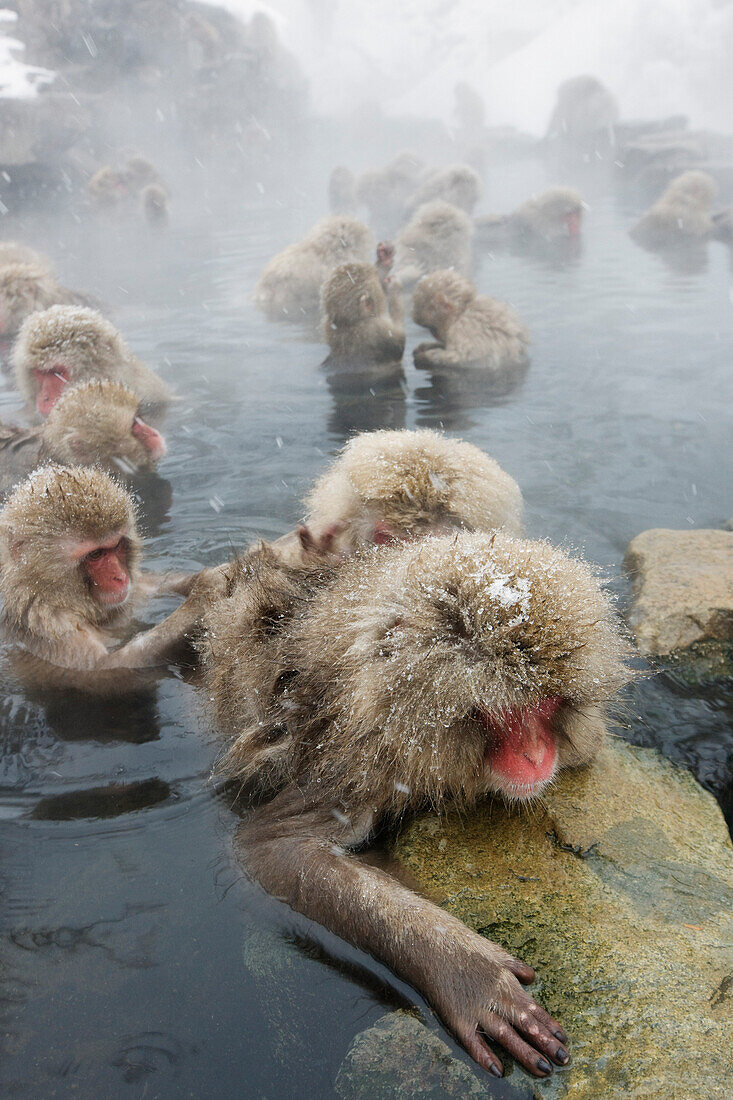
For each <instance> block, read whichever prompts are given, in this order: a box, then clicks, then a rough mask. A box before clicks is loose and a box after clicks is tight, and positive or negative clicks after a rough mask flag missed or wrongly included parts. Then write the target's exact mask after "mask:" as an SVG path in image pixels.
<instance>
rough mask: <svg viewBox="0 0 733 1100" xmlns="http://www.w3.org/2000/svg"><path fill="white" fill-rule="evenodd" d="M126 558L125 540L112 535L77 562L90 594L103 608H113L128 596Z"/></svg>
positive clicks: (128, 580) (126, 546) (128, 585)
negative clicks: (79, 563) (79, 562)
mask: <svg viewBox="0 0 733 1100" xmlns="http://www.w3.org/2000/svg"><path fill="white" fill-rule="evenodd" d="M82 549H86V547H83V548H82ZM127 555H128V545H127V539H126V538H124V537H123V538H118V537H117V536H114V537H113V538H111V539H107V540H106V541H105V542H102V543H100V544H99V545H97V546H95V547H94V548H93V549H92V550H89V551H88V552H87V553H85V554H84V557H83V558H82V559H81V568H82V571H83V573H84V575H85V576H86V578H87V581H88V583H89V589H90V591H91V594H92V596H93V597H94V599H95V600H96V601H97V603H99V604H102V606H104V607H117V606H118V605H120V604H123V603H124V602H125V600H126V599H127V597H128V595H129V591H130V574H129V572H128V569H127Z"/></svg>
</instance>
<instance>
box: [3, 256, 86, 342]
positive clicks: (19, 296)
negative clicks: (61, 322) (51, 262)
mask: <svg viewBox="0 0 733 1100" xmlns="http://www.w3.org/2000/svg"><path fill="white" fill-rule="evenodd" d="M85 301H86V299H85V298H84V297H83V296H82V295H80V294H76V293H75V292H74V291H73V290H67V289H66V287H63V286H61V285H60V284H59V283H57V282H56V279H55V278H54V277H53V275H52V274H51V273H50V271H49V270H48V268H47V267H45V266H41V265H39V264H36V263H8V264H5V265H4V266H2V267H0V335H2V334H4V335H8V334H13V333H15V332H17V331H18V329H19V328H20V326H21V325H22V324H23V322H24V321H25V319H26V318H27V317H28V316H30V314H31V313H35V312H36V311H37V310H40V309H48V307H49V306H53V305H56V304H59V305H72V304H83V303H84V302H85Z"/></svg>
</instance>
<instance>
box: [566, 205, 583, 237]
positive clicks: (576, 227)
mask: <svg viewBox="0 0 733 1100" xmlns="http://www.w3.org/2000/svg"><path fill="white" fill-rule="evenodd" d="M562 220H563V225H564V226H565V232H566V233H567V235H568V237H578V236H579V235H580V225H581V220H582V219H581V211H580V210H569V211H568V212H567V214H563V219H562Z"/></svg>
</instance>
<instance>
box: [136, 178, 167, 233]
mask: <svg viewBox="0 0 733 1100" xmlns="http://www.w3.org/2000/svg"><path fill="white" fill-rule="evenodd" d="M140 205H141V206H142V210H143V216H144V217H145V220H146V222H147V223H148V225H153V226H163V225H167V224H168V192H167V191H166V190H165V188H163V187H161V186H160V184H159V183H149V184H147V186H145V187H143V189H142V191H141V192H140Z"/></svg>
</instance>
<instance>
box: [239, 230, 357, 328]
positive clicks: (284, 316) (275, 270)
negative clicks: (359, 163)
mask: <svg viewBox="0 0 733 1100" xmlns="http://www.w3.org/2000/svg"><path fill="white" fill-rule="evenodd" d="M373 249H374V238H373V236H372V233H371V230H369V229H367V227H366V226H365V225H363V224H362V223H361V222H359V221H356V219H355V218H348V217H345V216H343V215H339V214H330V215H329V216H328V217H326V218H322V219H321V221H319V222H317V223H316V225H314V226H313V228H312V229H311V230H310V232H309V233H307V234H306V236H305V237H304V238H303V240H302V241H298V242H297V244H291V245H288V247H287V248H286V249H284V250H283V251H282V252H278V254H277V256H273V258H272V259H271V260H270V262H269V263H268V264H267V265H266V266H265V269H264V271H263V272H262V274H261V275H260V278H259V281H258V283H257V286H256V287H255V292H254V302H255V305H256V306H258V307H259V308H260V309H262V310H263V311H264V312H265V314H266V315H267V316H268V317H270V318H271V319H272V320H290V321H301V320H303V318H304V317H307V318H310V319H312V318H313V317H315V316H317V315H318V310H319V307H320V303H321V287H322V286H323V283H324V282H325V280H326V279H327V278H328V276H329V275H330V274H331V272H332V271H333V269H334V268H335V267H338V265H339V264H343V263H349V262H350V261H352V260H355V261H365V260H368V259H369V255H370V253H371V252H372V251H373Z"/></svg>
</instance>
